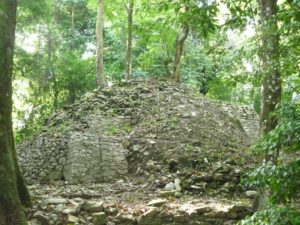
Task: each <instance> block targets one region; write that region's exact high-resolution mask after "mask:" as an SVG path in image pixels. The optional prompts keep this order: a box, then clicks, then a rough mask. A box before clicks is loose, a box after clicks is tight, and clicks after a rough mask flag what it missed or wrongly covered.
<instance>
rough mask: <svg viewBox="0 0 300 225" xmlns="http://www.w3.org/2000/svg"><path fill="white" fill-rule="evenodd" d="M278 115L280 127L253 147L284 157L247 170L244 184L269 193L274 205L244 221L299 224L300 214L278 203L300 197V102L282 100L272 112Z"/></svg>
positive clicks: (248, 222) (262, 151) (264, 152)
mask: <svg viewBox="0 0 300 225" xmlns="http://www.w3.org/2000/svg"><path fill="white" fill-rule="evenodd" d="M272 116H273V117H275V116H276V117H277V118H278V117H279V121H278V125H277V127H276V128H275V129H274V130H272V131H271V132H269V133H268V134H267V135H265V136H263V137H262V138H260V140H259V141H258V142H257V143H256V145H255V146H254V150H256V151H257V152H258V153H263V154H269V155H270V154H272V155H275V157H278V155H279V153H281V158H280V159H279V160H278V163H277V164H272V163H267V164H264V165H261V166H259V167H258V168H256V169H255V170H253V171H252V172H250V173H248V174H247V176H246V177H245V178H244V179H243V183H244V184H245V185H246V186H248V187H250V188H257V189H259V190H261V191H262V192H266V191H267V193H268V197H269V199H268V200H269V203H270V204H272V205H273V206H272V207H273V208H269V209H266V210H264V211H259V212H257V213H255V214H254V215H253V216H252V217H251V218H249V219H247V220H245V221H243V222H242V223H241V224H247V225H248V224H249V225H250V224H299V223H300V213H299V212H296V211H293V210H291V209H289V208H281V207H279V204H282V203H284V204H288V203H291V202H292V201H293V200H294V199H298V198H299V196H300V189H299V186H300V159H297V158H295V151H299V150H300V107H299V103H297V102H283V103H282V104H281V105H280V107H278V108H277V110H276V111H275V112H274V114H273V115H272Z"/></svg>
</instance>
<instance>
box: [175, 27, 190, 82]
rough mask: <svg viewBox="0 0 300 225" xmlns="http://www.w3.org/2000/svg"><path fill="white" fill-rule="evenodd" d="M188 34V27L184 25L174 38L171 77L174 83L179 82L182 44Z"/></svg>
mask: <svg viewBox="0 0 300 225" xmlns="http://www.w3.org/2000/svg"><path fill="white" fill-rule="evenodd" d="M188 34H189V27H188V26H187V25H186V26H184V27H183V29H182V31H181V32H180V33H179V34H178V36H177V38H176V53H175V58H174V71H173V77H174V80H175V81H176V82H180V61H181V56H182V52H183V46H184V42H185V40H186V39H187V37H188Z"/></svg>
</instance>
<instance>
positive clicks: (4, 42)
mask: <svg viewBox="0 0 300 225" xmlns="http://www.w3.org/2000/svg"><path fill="white" fill-rule="evenodd" d="M16 8H17V1H16V0H0V9H1V11H2V13H0V80H1V82H0V182H1V184H0V225H25V224H27V222H26V219H25V214H24V211H23V208H22V205H21V201H20V199H19V193H18V188H17V172H16V168H17V164H16V162H15V158H14V142H13V132H12V122H11V121H12V115H11V114H12V65H13V51H14V40H15V26H16Z"/></svg>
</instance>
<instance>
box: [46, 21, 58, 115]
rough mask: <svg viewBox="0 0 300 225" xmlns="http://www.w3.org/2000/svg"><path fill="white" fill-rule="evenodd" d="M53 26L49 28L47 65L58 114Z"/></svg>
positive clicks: (54, 105)
mask: <svg viewBox="0 0 300 225" xmlns="http://www.w3.org/2000/svg"><path fill="white" fill-rule="evenodd" d="M50 26H51V25H49V26H48V35H47V47H48V49H47V54H48V65H47V72H46V74H47V75H48V79H50V81H52V82H53V111H54V112H56V110H57V109H58V94H59V90H58V84H57V78H56V74H55V71H54V60H53V57H52V52H53V41H52V37H51V27H50Z"/></svg>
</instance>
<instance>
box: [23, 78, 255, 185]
mask: <svg viewBox="0 0 300 225" xmlns="http://www.w3.org/2000/svg"><path fill="white" fill-rule="evenodd" d="M257 131H258V118H257V115H256V113H255V112H254V111H253V110H252V109H251V108H250V107H248V106H237V105H230V104H225V103H221V102H215V101H210V100H207V99H204V98H202V97H201V96H195V93H193V92H192V91H191V90H190V89H188V88H186V87H184V86H180V85H178V84H175V83H170V82H164V81H157V80H132V81H127V82H125V81H124V82H120V83H117V84H115V85H113V86H112V87H107V88H103V89H99V90H95V91H94V92H92V93H89V94H87V95H86V96H85V97H84V98H82V99H81V101H79V102H76V103H75V104H73V105H71V106H69V107H65V109H64V110H63V111H59V112H57V113H56V114H54V115H53V116H52V117H51V118H49V119H48V120H47V123H46V126H45V128H44V130H43V132H42V133H41V134H40V135H38V136H36V137H35V138H33V139H32V140H30V141H27V142H24V143H22V144H21V145H19V146H18V154H19V158H20V162H21V163H20V164H21V168H22V170H23V173H24V176H25V177H26V178H27V180H28V182H29V183H34V182H36V181H52V180H66V181H68V182H69V183H74V184H75V183H83V182H84V183H95V182H103V181H109V180H111V179H114V178H117V177H120V176H122V175H124V174H127V173H128V172H131V173H135V172H137V173H144V171H147V169H149V168H150V169H151V170H152V169H156V170H157V171H160V170H162V168H164V167H166V166H168V167H169V169H170V170H173V171H176V170H181V169H182V168H186V167H188V168H198V169H199V170H207V171H211V167H212V166H214V167H215V166H216V162H218V161H219V162H229V163H230V162H233V163H235V164H244V162H245V161H248V158H247V157H248V154H247V153H246V152H245V151H246V149H247V148H248V146H249V144H251V142H252V141H253V140H254V139H255V136H256V135H257ZM243 153H245V154H243ZM241 156H242V157H241ZM219 169H220V170H222V169H221V168H219ZM181 171H182V170H181ZM146 173H147V172H146Z"/></svg>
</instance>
